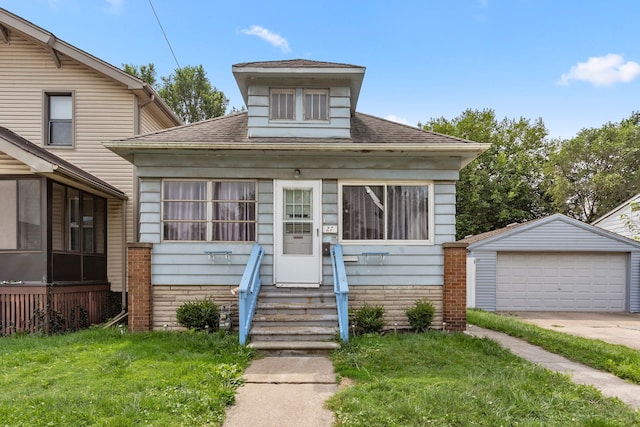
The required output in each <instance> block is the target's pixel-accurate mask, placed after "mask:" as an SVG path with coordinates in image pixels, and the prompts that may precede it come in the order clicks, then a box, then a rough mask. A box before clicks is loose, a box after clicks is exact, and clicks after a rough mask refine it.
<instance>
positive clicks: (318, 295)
mask: <svg viewBox="0 0 640 427" xmlns="http://www.w3.org/2000/svg"><path fill="white" fill-rule="evenodd" d="M337 331H338V314H337V308H336V301H335V296H334V294H333V290H332V289H328V290H324V289H322V288H275V287H273V286H268V287H263V288H262V289H261V291H260V295H259V296H258V303H257V306H256V313H255V316H254V318H253V323H252V328H251V332H250V336H251V343H250V344H249V347H251V348H254V349H256V350H259V351H261V352H264V353H268V354H270V355H273V354H278V355H300V354H313V353H327V352H330V351H331V350H333V349H335V348H338V347H339V346H340V345H339V344H338V342H337V341H336V340H335V338H336V333H337Z"/></svg>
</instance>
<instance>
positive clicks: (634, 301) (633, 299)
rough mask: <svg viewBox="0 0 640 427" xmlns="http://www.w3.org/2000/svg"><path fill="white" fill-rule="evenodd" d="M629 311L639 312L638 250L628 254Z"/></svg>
mask: <svg viewBox="0 0 640 427" xmlns="http://www.w3.org/2000/svg"><path fill="white" fill-rule="evenodd" d="M629 263H630V264H631V265H630V268H629V278H628V280H629V287H630V289H629V297H628V298H629V311H630V312H632V313H637V312H640V252H632V253H631V254H630V255H629Z"/></svg>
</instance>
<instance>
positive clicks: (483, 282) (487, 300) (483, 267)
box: [470, 251, 498, 311]
mask: <svg viewBox="0 0 640 427" xmlns="http://www.w3.org/2000/svg"><path fill="white" fill-rule="evenodd" d="M470 256H472V257H474V258H475V259H476V301H475V306H476V307H477V308H482V309H485V310H489V311H495V309H496V280H497V271H496V266H497V264H498V256H497V252H484V251H482V252H472V253H471V254H470Z"/></svg>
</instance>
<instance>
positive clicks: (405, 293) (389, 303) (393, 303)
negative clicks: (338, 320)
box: [349, 285, 442, 330]
mask: <svg viewBox="0 0 640 427" xmlns="http://www.w3.org/2000/svg"><path fill="white" fill-rule="evenodd" d="M423 298H426V299H428V300H429V301H431V303H432V304H433V306H434V308H435V314H434V317H433V321H432V323H431V326H432V327H433V328H438V329H439V328H441V327H442V286H398V285H384V286H360V285H358V286H350V287H349V308H350V309H358V308H360V307H362V306H363V305H364V304H365V303H367V304H369V305H382V306H384V309H385V321H386V323H387V326H386V328H385V329H387V330H393V329H394V328H397V329H409V321H408V320H407V315H406V314H405V311H406V310H407V309H408V308H410V307H413V305H414V304H415V302H416V301H417V300H420V299H423Z"/></svg>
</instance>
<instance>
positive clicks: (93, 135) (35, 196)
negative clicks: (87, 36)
mask: <svg viewBox="0 0 640 427" xmlns="http://www.w3.org/2000/svg"><path fill="white" fill-rule="evenodd" d="M179 124H181V121H180V120H179V119H178V118H177V117H176V116H175V114H174V113H172V112H171V111H170V109H169V108H168V107H167V105H166V104H165V103H164V102H162V101H161V100H160V98H159V96H158V95H157V94H156V93H155V92H154V90H153V89H151V88H150V87H149V86H148V85H147V84H145V83H144V82H142V81H141V80H139V79H138V78H135V77H132V76H130V75H128V74H127V73H125V72H124V71H122V70H120V69H118V68H116V67H113V66H111V65H109V64H107V63H105V62H103V61H101V60H100V59H98V58H95V57H93V56H91V55H89V54H88V53H86V52H83V51H81V50H80V49H78V48H76V47H74V46H71V45H69V44H68V43H66V42H64V41H62V40H59V39H57V38H56V37H55V36H54V35H53V34H51V33H49V32H47V31H46V30H44V29H42V28H40V27H38V26H36V25H34V24H32V23H30V22H27V21H25V20H24V19H22V18H20V17H18V16H16V15H13V14H11V13H10V12H8V11H6V10H4V9H0V198H1V199H2V205H1V206H0V227H1V228H2V234H1V235H0V283H2V284H3V285H0V287H1V288H2V289H0V299H2V298H5V299H6V300H7V301H9V299H11V298H10V296H11V295H12V293H13V294H15V293H18V292H19V293H21V294H23V298H26V297H25V296H24V295H30V294H36V293H38V292H44V291H42V290H38V288H37V285H42V286H46V285H52V284H53V285H56V292H58V291H59V292H62V288H61V286H62V285H67V286H76V287H77V286H85V287H84V288H82V289H83V290H82V291H79V290H78V289H80V288H76V292H85V291H87V292H88V291H89V290H90V289H91V288H87V287H86V286H94V287H98V288H100V289H106V290H107V291H108V290H109V289H110V290H112V291H117V292H121V291H123V290H124V289H125V283H126V272H125V262H124V260H125V246H126V242H127V241H129V240H131V239H133V238H134V235H135V234H134V230H135V224H136V221H133V212H134V206H136V200H135V194H136V192H135V191H134V187H133V183H134V182H135V180H134V170H133V167H132V165H131V164H130V163H129V162H126V161H124V160H123V159H122V158H120V157H119V156H117V155H115V154H113V153H112V152H111V151H109V150H107V149H106V148H104V146H103V145H102V142H103V141H105V140H109V139H114V138H126V137H131V136H133V135H136V134H139V133H147V132H151V131H155V130H160V129H164V128H167V127H172V126H176V125H179ZM19 285H23V287H22V288H19ZM66 289H67V290H70V289H72V288H71V287H68V288H66ZM96 289H97V288H96ZM49 293H51V290H49ZM3 296H4V297H3ZM13 300H16V298H14V299H13ZM78 301H79V300H78ZM32 303H33V301H31V302H28V303H25V304H32ZM7 304H8V303H7ZM84 304H85V303H82V304H81V303H80V302H74V303H73V304H72V305H74V306H76V309H78V307H77V306H78V305H82V306H83V309H87V308H88V307H84ZM6 307H8V306H6ZM6 307H5V309H3V310H2V314H3V316H4V317H2V318H0V324H2V325H3V326H4V327H5V328H7V327H9V324H13V326H14V327H15V328H16V329H19V328H20V327H21V326H26V324H25V322H28V319H25V316H27V317H29V316H31V315H32V314H33V313H32V312H33V311H34V310H35V309H34V308H33V307H31V306H27V305H25V307H28V308H27V309H25V310H24V313H23V315H22V319H19V318H17V317H16V316H17V315H16V313H15V312H13V314H11V311H12V310H11V309H9V308H6ZM12 307H13V306H12ZM14 309H16V310H18V308H15V307H14ZM36 309H37V307H36ZM25 313H26V314H25ZM67 314H68V313H67ZM67 320H69V319H67ZM2 332H3V331H2V329H0V334H1V333H2ZM4 332H6V330H5V331H4Z"/></svg>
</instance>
